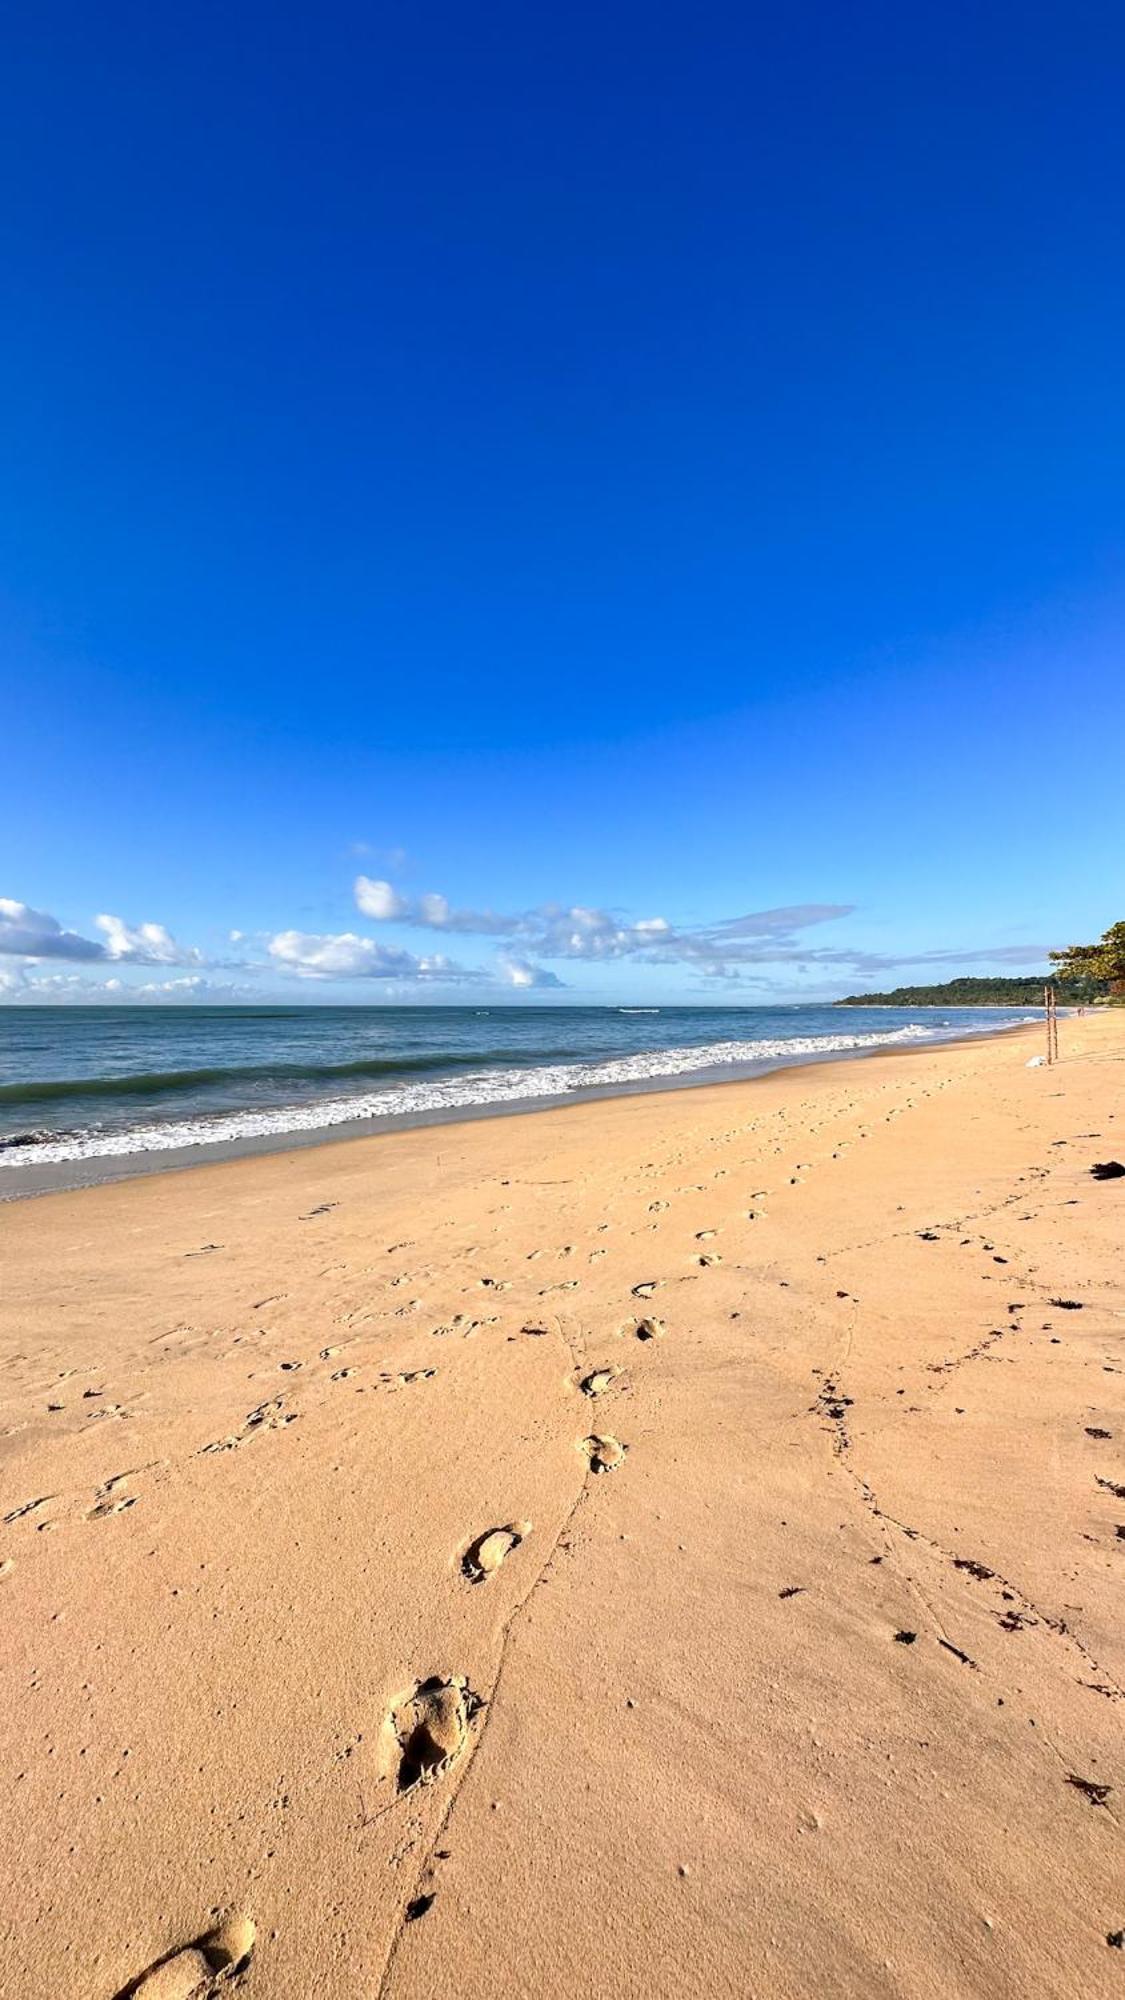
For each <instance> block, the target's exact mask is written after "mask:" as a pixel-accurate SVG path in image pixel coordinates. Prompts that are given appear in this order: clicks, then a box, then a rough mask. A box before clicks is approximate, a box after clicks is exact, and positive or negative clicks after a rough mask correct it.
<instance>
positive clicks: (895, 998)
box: [836, 973, 1108, 1007]
mask: <svg viewBox="0 0 1125 2000" xmlns="http://www.w3.org/2000/svg"><path fill="white" fill-rule="evenodd" d="M1048 984H1050V985H1051V986H1053V987H1054V989H1055V998H1056V1000H1057V1001H1058V1003H1059V1006H1060V1007H1089V1006H1092V1005H1093V1003H1094V1002H1095V1001H1096V1000H1100V999H1102V998H1104V997H1105V994H1106V992H1107V990H1108V989H1107V986H1106V982H1105V981H1104V980H1099V979H1093V978H1090V977H1088V976H1082V975H1080V976H1078V977H1076V978H1060V977H1059V976H1058V975H1057V974H1055V973H1040V974H1039V976H1038V978H1036V977H1034V976H1033V977H1032V978H1030V979H1026V978H1025V979H1001V978H997V979H947V980H946V981H945V982H944V984H943V985H941V986H896V987H895V989H894V991H893V992H892V993H849V994H848V996H847V998H846V999H844V1000H837V1002H836V1005H837V1007H1041V1006H1042V1005H1043V988H1044V986H1046V985H1048Z"/></svg>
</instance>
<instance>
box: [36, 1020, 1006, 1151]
mask: <svg viewBox="0 0 1125 2000" xmlns="http://www.w3.org/2000/svg"><path fill="white" fill-rule="evenodd" d="M1027 1018H1029V1017H1028V1012H1027V1009H1017V1008H1013V1009H1011V1010H1003V1009H1000V1008H989V1009H987V1010H981V1009H975V1008H949V1009H945V1010H938V1009H933V1008H917V1009H911V1008H847V1009H846V1010H845V1009H836V1008H832V1007H661V1008H618V1007H528V1006H523V1007H488V1008H481V1007H284V1006H268V1007H126V1006H113V1007H81V1008H79V1007H5V1008H4V1009H3V1010H0V1174H2V1173H3V1170H4V1168H5V1167H15V1166H32V1165H57V1164H60V1163H65V1162H67V1161H74V1160H97V1159H105V1160H107V1161H108V1160H112V1159H118V1160H121V1159H127V1158H129V1157H131V1156H133V1155H139V1154H145V1153H159V1152H167V1151H172V1150H179V1149H181V1148H184V1147H188V1148H193V1149H194V1148H198V1149H200V1153H201V1156H203V1157H205V1156H206V1148H207V1147H209V1146H214V1145H217V1144H221V1143H223V1142H224V1141H225V1142H229V1141H238V1140H241V1141H253V1140H263V1141H264V1140H271V1141H273V1142H275V1143H276V1142H277V1141H278V1140H279V1139H282V1140H283V1139H284V1135H285V1134H287V1133H293V1134H297V1133H309V1132H316V1131H318V1130H323V1131H325V1132H326V1133H328V1132H330V1131H331V1129H332V1127H334V1126H340V1125H345V1124H346V1125H352V1124H354V1123H357V1122H359V1123H362V1122H364V1121H372V1122H373V1123H376V1124H377V1122H378V1121H381V1120H386V1119H388V1118H391V1119H394V1118H410V1119H412V1120H423V1121H424V1120H425V1119H426V1118H427V1117H440V1116H443V1115H448V1114H449V1113H450V1112H458V1111H460V1112H463V1113H465V1114H466V1115H472V1113H473V1112H474V1110H478V1111H484V1110H486V1109H488V1108H490V1107H493V1106H496V1105H518V1104H519V1103H520V1102H522V1101H528V1102H531V1101H539V1100H550V1099H552V1098H565V1097H568V1096H573V1095H574V1094H575V1093H583V1092H588V1091H598V1092H600V1093H606V1092H613V1091H615V1090H630V1089H636V1088H644V1087H649V1088H654V1087H659V1086H660V1084H661V1083H662V1082H667V1081H680V1082H683V1081H697V1082H700V1083H704V1082H707V1081H711V1080H714V1078H715V1077H716V1076H718V1075H724V1076H731V1075H734V1076H738V1075H747V1076H750V1075H755V1074H759V1073H760V1072H761V1071H762V1070H763V1069H768V1068H772V1067H775V1066H777V1065H778V1064H781V1063H785V1062H792V1061H797V1060H816V1059H823V1058H828V1057H832V1056H839V1055H851V1054H855V1053H857V1052H860V1051H862V1050H864V1049H874V1048H878V1047H894V1046H896V1045H901V1044H903V1043H910V1042H919V1043H925V1042H933V1041H938V1040H942V1039H949V1038H952V1037H955V1036H958V1035H963V1034H965V1033H967V1032H969V1033H971V1032H981V1031H983V1030H993V1029H996V1028H998V1027H1004V1026H1009V1025H1012V1024H1014V1023H1015V1022H1018V1021H1021V1020H1026V1019H1027Z"/></svg>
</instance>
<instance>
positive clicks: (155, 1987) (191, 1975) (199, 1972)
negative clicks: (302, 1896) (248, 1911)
mask: <svg viewBox="0 0 1125 2000" xmlns="http://www.w3.org/2000/svg"><path fill="white" fill-rule="evenodd" d="M253 1954H254V1925H253V1923H252V1922H251V1920H250V1918H249V1917H245V1916H242V1915H240V1914H239V1912H238V1911H232V1912H231V1914H230V1915H229V1916H227V1917H224V1918H223V1921H222V1922H221V1923H220V1924H218V1925H216V1927H215V1929H214V1930H213V1931H208V1932H207V1933H206V1935H205V1936H204V1937H201V1938H199V1939H198V1940H197V1941H196V1943H195V1944H189V1945H188V1946H186V1948H185V1949H184V1950H182V1951H175V1952H172V1953H171V1955H170V1956H169V1957H167V1958H162V1959H161V1960H160V1961H159V1963H158V1964H156V1965H154V1966H151V1967H150V1968H149V1970H148V1971H147V1972H142V1974H141V1976H140V1978H139V1979H133V1980H131V1981H130V1982H129V1984H128V1986H123V1987H122V1989H121V1991H120V1992H119V1993H118V1995H117V2000H210V1996H211V1995H213V1994H219V1993H221V1992H222V1991H223V1990H224V1988H225V1987H227V1986H228V1984H229V1982H230V1981H231V1980H233V1979H236V1978H238V1976H239V1974H240V1973H243V1972H245V1971H246V1970H247V1968H248V1966H249V1964H250V1960H251V1958H252V1957H253Z"/></svg>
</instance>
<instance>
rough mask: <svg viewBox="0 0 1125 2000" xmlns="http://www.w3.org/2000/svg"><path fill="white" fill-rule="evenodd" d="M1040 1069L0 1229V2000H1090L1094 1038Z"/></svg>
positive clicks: (763, 1098)
mask: <svg viewBox="0 0 1125 2000" xmlns="http://www.w3.org/2000/svg"><path fill="white" fill-rule="evenodd" d="M1040 1041H1041V1036H1040V1033H1039V1031H1032V1030H1028V1031H1027V1032H1026V1033H1025V1032H1023V1031H1020V1033H1018V1034H1016V1035H1013V1036H1010V1037H1009V1036H1004V1037H1000V1038H997V1039H996V1040H993V1041H982V1042H979V1043H968V1044H962V1045H960V1046H957V1047H945V1048H932V1047H931V1048H928V1049H922V1050H909V1051H907V1052H898V1053H895V1054H894V1055H888V1056H885V1057H871V1058H869V1059H866V1060H865V1061H863V1062H862V1063H848V1064H826V1065H824V1066H822V1067H820V1068H810V1069H803V1070H800V1071H789V1072H780V1073H777V1074H774V1075H771V1076H767V1077H765V1078H762V1079H760V1080H758V1081H755V1082H751V1083H745V1084H730V1085H722V1086H717V1087H714V1088H707V1089H695V1090H690V1091H678V1092H669V1093H662V1094H660V1095H645V1096H639V1097H630V1098H616V1099H613V1100H610V1101H605V1102H599V1103H592V1104H583V1105H573V1106H568V1107H563V1108H559V1109H556V1110H551V1111H547V1112H542V1113H539V1114H537V1115H534V1116H516V1117H507V1118H504V1119H498V1120H482V1121H478V1122H474V1123H471V1124H455V1125H445V1126H440V1127H429V1128H425V1129H421V1130H414V1131H406V1132H400V1133H396V1134H394V1135H391V1136H386V1137H383V1138H381V1139H379V1140H368V1139H361V1140H357V1141H349V1142H346V1143H337V1144H332V1145H324V1146H318V1147H316V1148H311V1149H307V1150H302V1151H294V1152H290V1153H285V1154H281V1155H273V1156H270V1157H263V1158H256V1159H251V1160H235V1161H231V1162H228V1163H222V1164H212V1165H208V1166H205V1167H200V1168H197V1169H191V1170H188V1171H183V1172H178V1173H174V1174H168V1175H163V1176H162V1175H154V1176H150V1177H146V1178H143V1179H139V1180H135V1181H130V1182H125V1183H122V1184H119V1185H114V1186H105V1187H98V1188H91V1189H86V1190H83V1191H80V1192H73V1193H66V1194H51V1195H44V1196H42V1197H40V1198H38V1199H36V1200H34V1201H28V1202H17V1203H11V1204H9V1205H7V1206H5V1207H4V1208H3V1210H0V1256H2V1263H3V1303H2V1314H3V1326H2V1339H3V1355H4V1370H3V1403H2V1410H0V1479H2V1501H0V1515H2V1516H3V1526H2V1529H0V1569H3V1570H4V1572H5V1573H4V1574H3V1577H2V1580H0V1608H2V1612H3V1637H2V1640H0V1650H2V1657H3V1666H4V1684H5V1695H6V1698H5V1701H4V1704H3V1710H2V1713H0V1782H2V1783H3V1787H4V1801H5V1810H4V1814H3V1820H2V1822H0V1845H2V1848H3V1879H4V1882H5V1885H6V1893H5V1896H4V1899H3V1915H2V1917H0V1968H2V1969H0V1990H2V1991H3V1993H4V1994H5V1995H7V1994H9V1993H10V1994H11V1995H13V1996H19V2000H71V1996H74V2000H113V1996H116V1995H118V1994H121V1993H122V1992H126V1991H129V1990H130V1989H132V1990H136V1991H138V1992H141V1993H143V1994H144V1996H145V2000H153V1996H156V1995H157V1994H159V1995H160V1996H161V1997H162V2000H167V1996H169V1995H172V1994H176V1995H179V1996H180V2000H185V1996H186V1995H188V1994H192V1993H203V1994H209V1995H210V1994H222V1993H231V1992H235V1991H240V1992H245V1993H246V1994H247V1995H248V1996H261V2000H273V1996H285V2000H298V1996H299V2000H309V1996H312V1995H314V1994H315V1995H316V1996H318V2000H321V1996H323V2000H354V1996H359V1995H363V1996H372V2000H374V1996H391V1997H392V2000H423V1996H432V2000H438V1996H443V2000H444V1996H453V1995H456V1996H457V2000H484V1996H486V1995H492V1994H495V1993H497V1992H512V1993H525V1992H526V1993H530V1992H537V1993H543V1994H546V1995H551V1996H553V1995H560V1996H562V1995H570V1994H572V1993H574V1992H583V1993H593V1994H597V1995H600V1994H603V1993H604V1994H607V1995H608V1994H614V1995H622V1994H624V1995H627V1996H633V1995H636V1996H638V2000H640V1996H642V1995H646V1996H673V1995H675V1996H678V1995H687V1994H692V1995H694V1994H697V1993H707V1994H709V1995H722V1996H726V1995H730V1996H732V2000H733V1996H735V1995H739V1996H745V1995H751V1996H758V2000H767V1997H768V2000H788V1997H789V1996H802V2000H805V1997H806V1996H807V2000H812V1996H818V2000H823V1996H849V2000H850V1996H855V2000H860V1996H863V2000H867V1997H868V1996H921V1995H926V1996H929V1995H933V1996H938V1995H941V1996H948V1995H958V1996H961V1995H963V1996H966V2000H968V1996H970V1995H971V1996H974V2000H976V1996H980V1995H988V1996H992V1995H996V1996H1010V1995H1020V1996H1024V1995H1026V1996H1028V2000H1031V1996H1036V2000H1039V1996H1056V1995H1057V1996H1059V2000H1063V1996H1066V2000H1071V1996H1072V1995H1074V1994H1075V1993H1078V1992H1082V1993H1083V1994H1089V1995H1094V1996H1100V1995H1102V1994H1106V1995H1109V1994H1118V1993H1120V1992H1121V1991H1122V1983H1123V1981H1125V1936H1121V1938H1120V1941H1119V1942H1115V1940H1117V1939H1118V1937H1119V1934H1121V1933H1122V1932H1123V1928H1125V1868H1123V1866H1122V1863H1123V1858H1125V1856H1123V1850H1122V1840H1121V1831H1120V1812H1119V1807H1120V1806H1121V1805H1122V1804H1125V1752H1123V1748H1122V1728H1121V1725H1122V1717H1123V1708H1122V1703H1123V1701H1125V1641H1123V1639H1122V1621H1121V1616H1120V1606H1121V1590H1120V1575H1121V1568H1122V1565H1123V1564H1125V1408H1123V1398H1122V1393H1121V1391H1122V1384H1123V1377H1125V1288H1123V1286H1122V1279H1121V1272H1122V1268H1123V1265H1122V1250H1123V1247H1125V1178H1119V1179H1107V1180H1098V1179H1095V1178H1094V1177H1092V1175H1091V1173H1090V1168H1091V1166H1092V1165H1094V1164H1096V1163H1098V1162H1102V1161H1112V1160H1120V1159H1122V1158H1123V1156H1125V1109H1123V1096H1122V1079H1123V1077H1125V1019H1123V1018H1122V1017H1121V1016H1120V1015H1112V1014H1110V1015H1102V1016H1091V1017H1086V1018H1083V1019H1080V1020H1079V1019H1075V1020H1069V1021H1066V1022H1065V1023H1064V1024H1063V1058H1064V1059H1063V1061H1062V1062H1061V1063H1060V1065H1059V1066H1058V1067H1056V1068H1054V1069H1051V1070H1049V1071H1048V1070H1046V1069H1042V1068H1040V1069H1028V1068H1027V1067H1026V1066H1025V1065H1026V1063H1027V1060H1028V1057H1029V1056H1030V1055H1032V1054H1034V1053H1037V1052H1038V1050H1039V1047H1040ZM224 1921H226V1922H227V1925H228V1928H227V1929H226V1930H225V1931H222V1932H220V1933H219V1934H216V1927H217V1926H221V1925H222V1924H223V1922H224ZM232 1925H233V1928H231V1926H232ZM181 1953H187V1954H189V1955H186V1956H176V1954H181ZM156 1968H158V1970H154V1969H156ZM146 1974H149V1975H150V1976H149V1977H148V1978H147V1980H146V1978H145V1975H146ZM138 1981H139V1982H141V1983H140V1984H139V1985H136V1984H135V1983H136V1982H138Z"/></svg>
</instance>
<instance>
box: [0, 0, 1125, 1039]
mask: <svg viewBox="0 0 1125 2000" xmlns="http://www.w3.org/2000/svg"><path fill="white" fill-rule="evenodd" d="M1123 101H1125V14H1123V13H1122V10H1121V9H1120V7H1119V6H1114V5H1112V4H1105V5H1098V6H1090V5H1084V4H1082V0H1078V4H1071V5H1068V6H1067V7H1065V8H1063V7H1060V6H1053V7H1047V6H1038V5H1036V4H1035V0H1025V4H1023V5H1021V6H1019V7H1016V6H1009V5H1004V4H995V5H986V6H984V7H981V6H979V5H977V6H973V7H969V6H967V5H961V4H957V0H954V4H944V5H942V6H940V7H939V6H936V5H927V4H925V0H922V4H918V5H914V6H909V7H904V6H902V4H901V0H894V4H881V3H880V4H871V5H866V4H862V0H861V4H859V5H858V6H856V7H851V8H843V7H840V6H839V5H836V4H817V5H806V6H805V7H803V8H790V9H778V8H776V7H769V8H766V7H764V6H758V5H755V4H752V0H751V4H747V0H742V4H739V5H731V6H716V5H709V4H706V0H703V4H699V0H696V4H693V5H692V6H690V7H688V6H687V5H676V4H673V5H667V6H663V7H656V8H654V7H652V6H651V4H647V5H645V6H641V5H639V4H632V0H600V4H599V5H597V6H596V7H595V6H591V5H587V4H583V0H576V4H572V5H571V6H569V7H567V8H565V9H563V8H555V9H543V8H535V7H528V6H527V5H526V4H521V5H518V6H517V5H514V4H510V0H498V4H494V5H492V6H490V7H489V8H487V9H481V8H466V7H463V6H462V7H453V6H450V5H447V4H425V0H422V4H418V5H415V6H412V7H410V8H397V9H390V8H386V7H383V6H380V5H378V4H375V5H372V4H370V0H368V4H366V5H363V6H359V5H354V6H353V5H343V4H339V0H318V4H317V5H316V6H315V7H313V6H310V5H307V4H305V5H300V6H297V5H292V4H289V0H272V4H271V5H270V6H268V7H266V6H259V5H256V4H241V5H239V4H236V5H235V6H233V7H232V6H230V5H226V6H223V7H219V6H217V5H214V4H211V0H193V4H192V5H191V6H190V7H187V6H183V5H176V4H174V0H173V3H172V4H169V5H167V6H161V7H156V8H154V7H152V6H151V5H144V6H141V5H139V4H138V5H120V4H116V0H105V4H104V5H101V6H99V7H97V8H91V7H90V6H88V5H78V4H64V3H63V0H42V4H41V5H39V6H37V7H35V8H25V9H23V10H22V12H21V13H20V14H19V17H18V18H16V17H13V19H12V20H11V22H10V23H9V24H8V26H7V28H6V31H5V51H4V64H3V69H2V74H0V110H2V115H0V187H2V189H3V197H2V200H0V287H2V294H3V306H2V310H0V464H2V466H3V472H4V476H3V479H2V480H0V675H2V684H3V685H2V699H0V996H2V997H4V998H6V999H7V1000H8V1001H15V1002H22V1001H28V1000H48V1001H49V1000H55V999H59V1000H77V1001H91V1000H99V999H103V998H107V999H114V998H117V999H122V998H123V999H138V998H140V999H144V1000H153V1001H160V1000H168V999H173V1000H182V999H197V1000H203V1001H235V1000H252V999H255V998H259V997H261V998H276V997H279V996H284V997H286V998H288V999H290V1000H302V1001H310V1002H329V1001H356V1002H363V1003H371V1002H377V1001H382V1000H385V1001H394V1002H402V1001H413V1000H416V1001H418V1002H419V1003H424V1002H427V1001H430V1002H434V1001H437V1002H444V1003H449V1002H457V1001H460V1000H464V999H468V998H471V997H475V996H477V995H480V994H485V993H487V994H490V995H492V996H493V997H500V996H502V995H505V996H507V997H508V998H510V999H513V1000H526V1001H528V1002H537V1001H538V1002H543V1001H555V1002H558V1001H573V1002H576V1003H583V1002H598V1001H619V1002H621V1001H624V1002H630V1001H636V1002H644V1001H653V1002H660V1003H668V1002H672V1001H676V1000H680V1001H684V1002H693V1003H700V1002H707V1001H715V1002H721V1003H723V1004H731V1003H733V1002H739V1001H742V1002H745V1003H747V1004H762V1003H768V1002H772V1001H775V1000H799V999H801V998H809V999H821V998H825V997H831V996H834V995H836V994H841V993H846V992H854V991H870V990H875V989H877V988H880V987H886V986H888V985H895V984H898V983H901V982H904V981H911V980H921V981H926V982H929V981H931V980H934V979H939V978H945V977H953V976H957V975H958V974H961V973H987V972H1003V971H1007V972H1020V971H1031V970H1036V969H1039V968H1040V967H1041V966H1042V965H1043V963H1044V961H1045V955H1046V952H1047V950H1048V949H1050V948H1054V947H1058V946H1061V945H1065V944H1067V943H1069V942H1072V941H1076V940H1082V941H1084V940H1086V939H1088V938H1092V937H1094V936H1096V935H1098V934H1099V933H1100V932H1101V931H1102V930H1103V929H1104V928H1105V927H1106V925H1108V924H1109V923H1111V922H1113V921H1115V920H1116V919H1117V918H1119V917H1120V916H1122V914H1123V913H1125V904H1123V901H1122V895H1123V887H1125V884H1123V876H1125V868H1123V862H1125V831H1123V828H1125V813H1123V812H1122V808H1121V797H1120V793H1121V771H1122V767H1123V763H1125V754H1123V753H1125V671H1123V641H1125V568H1123V561H1122V558H1123V554H1125V477H1123V466H1125V395H1123V393H1122V391H1123V364H1122V356H1123V355H1125V121H1123V120H1122V118H1121V104H1122V102H1123Z"/></svg>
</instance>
